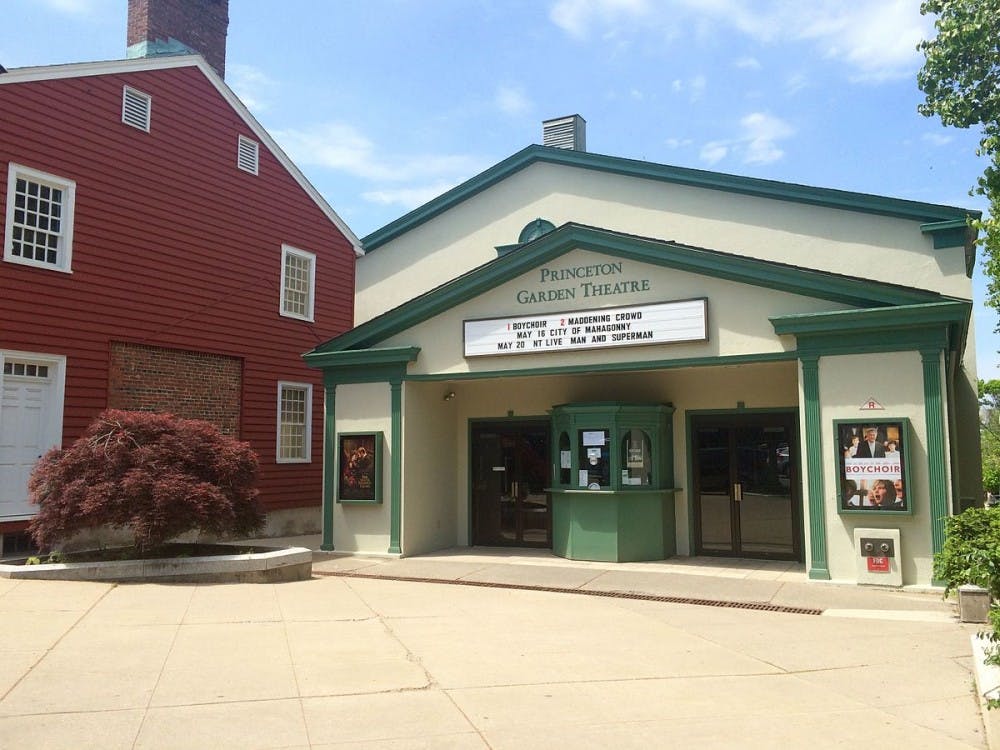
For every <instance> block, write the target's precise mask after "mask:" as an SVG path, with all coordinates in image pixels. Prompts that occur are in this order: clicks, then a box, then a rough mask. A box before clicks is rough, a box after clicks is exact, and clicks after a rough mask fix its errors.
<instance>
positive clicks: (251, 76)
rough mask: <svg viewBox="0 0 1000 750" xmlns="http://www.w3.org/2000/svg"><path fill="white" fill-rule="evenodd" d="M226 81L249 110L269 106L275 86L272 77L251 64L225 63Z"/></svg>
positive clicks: (259, 109) (264, 109) (256, 110)
mask: <svg viewBox="0 0 1000 750" xmlns="http://www.w3.org/2000/svg"><path fill="white" fill-rule="evenodd" d="M226 83H228V84H229V87H230V88H231V89H232V90H233V91H234V92H236V96H238V97H239V98H240V101H241V102H243V103H244V104H245V105H246V106H247V109H249V110H250V111H251V112H265V111H267V109H269V108H270V106H271V102H270V97H271V93H272V92H273V91H274V90H275V89H276V87H277V82H276V81H274V79H272V78H269V77H268V76H267V75H266V74H265V73H264V72H263V71H262V70H260V69H259V68H255V67H254V66H252V65H239V64H230V65H227V66H226Z"/></svg>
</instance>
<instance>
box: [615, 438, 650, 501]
mask: <svg viewBox="0 0 1000 750" xmlns="http://www.w3.org/2000/svg"><path fill="white" fill-rule="evenodd" d="M621 467H622V487H649V486H650V485H652V484H653V445H652V442H651V441H650V439H649V435H648V434H647V433H646V431H645V430H636V429H632V430H627V431H626V432H625V435H624V437H622V444H621Z"/></svg>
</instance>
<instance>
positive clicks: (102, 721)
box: [0, 540, 986, 750]
mask: <svg viewBox="0 0 1000 750" xmlns="http://www.w3.org/2000/svg"><path fill="white" fill-rule="evenodd" d="M297 541H299V542H301V540H297ZM679 568H684V569H683V570H679ZM779 568H780V566H768V565H763V566H755V565H751V564H748V563H739V564H735V565H724V564H721V563H718V562H716V561H705V560H691V561H679V562H674V563H671V564H670V565H666V564H660V563H650V564H632V565H629V566H614V567H612V566H601V565H595V564H588V563H583V564H581V563H572V564H570V563H568V561H560V560H559V559H558V558H555V559H552V558H551V557H550V556H546V555H545V554H544V553H542V554H536V553H521V552H518V553H511V552H509V551H503V550H479V549H476V550H474V551H470V550H468V549H465V550H453V551H450V552H447V553H443V554H438V555H432V556H424V557H418V558H408V559H403V560H396V559H390V558H385V559H381V558H375V559H373V558H362V557H349V556H339V555H320V556H318V557H317V561H316V563H315V565H314V571H315V573H316V575H315V577H314V578H313V579H312V580H309V581H302V582H295V583H284V584H235V585H183V584H174V585H156V584H145V585H142V584H135V585H119V586H115V585H110V584H95V583H69V582H43V581H21V582H18V581H0V621H2V622H3V623H4V634H5V637H4V638H3V640H2V641H0V748H5V749H6V748H24V747H60V746H67V747H73V748H88V747H93V748H101V749H102V750H105V749H107V748H202V747H204V748H212V749H213V750H216V749H222V748H230V747H232V748H250V749H254V748H257V749H259V750H264V749H268V748H275V749H277V748H285V749H288V748H348V747H349V748H421V747H423V748H486V747H490V748H533V747H539V748H542V747H544V748H558V747H582V748H588V747H594V748H598V747H600V748H606V747H616V748H618V747H623V748H632V747H634V748H640V747H641V748H644V749H645V748H650V747H710V748H711V747H761V748H764V747H767V748H770V747H775V746H786V747H802V746H810V747H811V748H825V747H835V746H836V747H840V746H851V745H854V746H864V747H871V746H875V747H907V748H908V750H915V749H916V748H928V749H930V748H934V749H935V750H939V749H944V750H947V749H948V748H983V747H986V738H985V733H984V727H983V723H982V719H981V717H980V713H979V708H978V704H977V701H976V699H975V695H974V690H973V687H972V684H971V676H970V674H971V673H970V663H971V656H970V648H969V635H970V634H971V633H974V632H975V630H976V627H975V626H968V625H960V624H958V623H957V622H956V621H955V619H954V616H953V612H952V611H951V605H950V604H948V603H947V602H942V601H941V599H940V596H939V595H938V594H928V593H920V592H911V591H903V592H897V591H872V590H868V589H857V588H856V587H845V586H835V585H829V584H815V583H808V582H805V580H804V575H803V573H802V571H801V569H797V568H796V567H795V566H788V567H787V568H785V569H779ZM344 575H364V576H374V577H364V578H361V577H344ZM397 578H421V579H440V582H430V583H428V582H416V581H405V580H395V579H397ZM466 583H468V584H476V585H465V584H466ZM487 583H494V584H501V586H502V587H496V586H491V585H482V584H487ZM508 586H510V587H522V586H523V587H534V586H541V587H547V588H555V589H566V590H570V589H576V590H580V591H584V590H590V591H595V592H599V591H603V592H607V591H612V590H613V591H621V592H626V593H627V592H633V593H635V594H640V595H645V596H650V597H671V596H678V597H688V596H690V597H692V598H699V599H713V600H718V601H725V600H728V601H730V602H731V601H746V602H751V601H752V602H756V603H758V604H760V603H769V604H772V605H774V606H776V607H810V608H815V609H821V610H823V611H824V615H823V616H817V615H813V614H789V613H787V612H785V611H766V610H758V609H739V608H733V607H721V606H693V605H690V604H680V603H674V602H671V601H658V600H645V599H634V598H619V597H609V596H589V595H573V594H569V593H561V592H559V591H544V590H530V588H507V587H508Z"/></svg>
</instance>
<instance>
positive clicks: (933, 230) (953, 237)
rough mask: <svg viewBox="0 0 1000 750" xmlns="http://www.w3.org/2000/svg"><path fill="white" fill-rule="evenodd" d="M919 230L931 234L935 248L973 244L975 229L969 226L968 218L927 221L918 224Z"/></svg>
mask: <svg viewBox="0 0 1000 750" xmlns="http://www.w3.org/2000/svg"><path fill="white" fill-rule="evenodd" d="M974 218H978V217H974ZM920 231H921V232H922V233H924V234H929V235H930V236H931V239H933V240H934V249H935V250H943V249H944V248H947V247H966V246H968V245H975V240H976V230H975V229H973V228H972V227H971V226H969V220H968V218H966V219H951V220H949V221H932V222H928V223H926V224H921V225H920Z"/></svg>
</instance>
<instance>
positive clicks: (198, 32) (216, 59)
mask: <svg viewBox="0 0 1000 750" xmlns="http://www.w3.org/2000/svg"><path fill="white" fill-rule="evenodd" d="M228 31H229V0H128V49H127V50H126V52H125V56H126V57H129V58H132V57H155V56H156V55H186V54H190V53H192V52H197V53H198V54H200V55H201V56H202V57H204V58H205V61H206V62H207V63H208V64H209V65H211V66H212V67H213V68H215V70H216V72H217V73H218V74H219V75H220V76H225V74H226V33H227V32H228Z"/></svg>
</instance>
